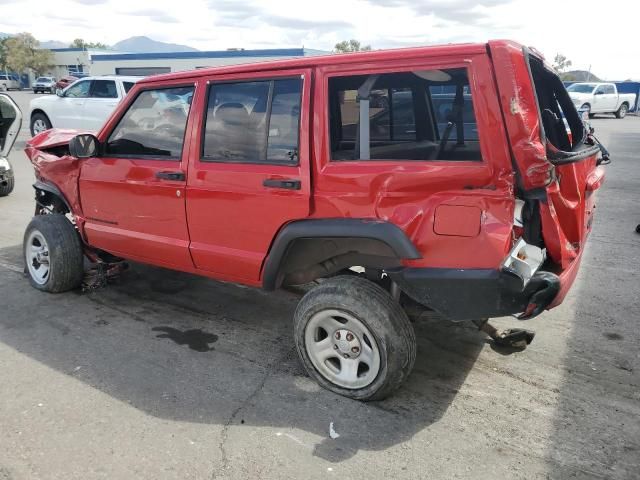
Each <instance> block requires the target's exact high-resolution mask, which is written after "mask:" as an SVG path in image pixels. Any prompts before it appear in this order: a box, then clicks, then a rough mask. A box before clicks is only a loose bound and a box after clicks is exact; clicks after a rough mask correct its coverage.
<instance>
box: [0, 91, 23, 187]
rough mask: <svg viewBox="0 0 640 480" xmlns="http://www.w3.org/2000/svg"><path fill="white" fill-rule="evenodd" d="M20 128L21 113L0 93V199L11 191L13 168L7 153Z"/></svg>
mask: <svg viewBox="0 0 640 480" xmlns="http://www.w3.org/2000/svg"><path fill="white" fill-rule="evenodd" d="M21 126H22V113H21V112H20V109H19V108H18V105H16V103H15V102H14V101H13V100H12V99H11V97H10V96H9V95H6V94H4V93H0V197H6V196H7V195H9V194H10V193H11V192H12V191H13V185H14V176H13V168H12V167H11V163H9V152H10V151H11V147H13V144H14V142H15V141H16V138H17V136H18V132H19V131H20V127H21Z"/></svg>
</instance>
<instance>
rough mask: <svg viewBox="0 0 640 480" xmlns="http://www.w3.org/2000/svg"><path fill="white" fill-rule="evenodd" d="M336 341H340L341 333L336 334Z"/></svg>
mask: <svg viewBox="0 0 640 480" xmlns="http://www.w3.org/2000/svg"><path fill="white" fill-rule="evenodd" d="M336 340H340V332H336Z"/></svg>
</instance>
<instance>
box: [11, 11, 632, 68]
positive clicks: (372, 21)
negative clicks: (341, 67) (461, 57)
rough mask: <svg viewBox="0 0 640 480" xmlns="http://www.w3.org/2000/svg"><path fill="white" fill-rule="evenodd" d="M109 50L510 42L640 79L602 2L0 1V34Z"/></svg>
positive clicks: (628, 31)
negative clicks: (137, 45) (133, 40)
mask: <svg viewBox="0 0 640 480" xmlns="http://www.w3.org/2000/svg"><path fill="white" fill-rule="evenodd" d="M22 31H28V32H31V33H32V34H34V36H35V37H36V38H38V39H39V40H61V41H68V42H70V41H71V40H73V39H74V38H77V37H80V38H83V39H85V40H86V41H92V42H102V43H106V44H114V43H116V42H118V41H119V40H123V39H124V38H127V37H131V36H135V35H145V36H148V37H151V38H153V39H154V40H160V41H165V42H171V43H180V44H186V45H189V46H192V47H194V48H198V49H200V50H221V49H226V48H230V47H243V48H278V47H299V46H303V45H304V46H305V47H308V48H317V49H326V50H331V49H332V48H333V45H335V43H336V42H338V41H340V40H345V39H349V38H356V39H358V40H360V41H362V42H363V43H364V44H371V46H372V47H373V48H390V47H403V46H412V45H429V44H438V43H452V42H469V41H471V42H477V41H485V40H488V39H493V38H509V39H513V40H517V41H519V42H521V43H524V44H526V45H530V46H534V47H536V48H537V49H538V50H540V51H541V52H543V53H544V54H545V55H546V56H547V58H548V59H550V60H552V59H553V57H554V56H555V54H556V53H562V54H564V55H565V56H567V57H568V58H569V59H570V60H572V61H573V66H572V68H575V69H581V70H587V69H588V68H589V65H591V70H592V72H593V73H595V74H596V75H599V76H601V77H604V78H606V79H610V80H615V79H626V78H630V77H631V78H635V79H638V80H640V4H638V3H637V2H635V1H623V0H609V1H603V0H599V1H591V0H582V1H577V0H483V1H473V0H448V1H447V0H435V1H420V0H320V1H313V2H308V1H307V2H305V1H304V0H298V1H295V2H294V1H290V0H261V1H247V0H237V1H235V0H180V1H177V0H172V1H166V0H55V1H51V2H49V1H42V0H0V32H4V33H17V32H22Z"/></svg>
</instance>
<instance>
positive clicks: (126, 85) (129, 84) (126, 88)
mask: <svg viewBox="0 0 640 480" xmlns="http://www.w3.org/2000/svg"><path fill="white" fill-rule="evenodd" d="M134 85H135V83H133V82H122V86H123V87H124V93H125V94H127V93H129V90H131V89H132V88H133V86H134Z"/></svg>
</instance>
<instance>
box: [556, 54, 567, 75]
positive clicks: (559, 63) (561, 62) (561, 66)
mask: <svg viewBox="0 0 640 480" xmlns="http://www.w3.org/2000/svg"><path fill="white" fill-rule="evenodd" d="M570 66H571V60H569V59H568V58H567V57H565V56H564V55H562V54H561V53H556V56H555V58H554V59H553V68H555V69H556V70H557V71H559V72H564V71H565V70H566V69H567V68H569V67H570Z"/></svg>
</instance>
